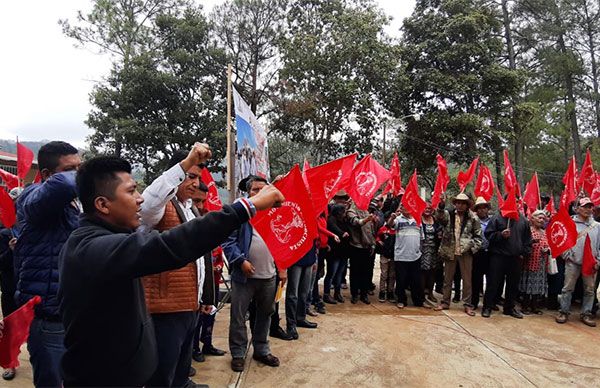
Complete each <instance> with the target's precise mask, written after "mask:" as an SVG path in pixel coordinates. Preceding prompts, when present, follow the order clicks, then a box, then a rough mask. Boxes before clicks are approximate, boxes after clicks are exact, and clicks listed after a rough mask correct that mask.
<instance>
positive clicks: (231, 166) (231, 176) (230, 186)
mask: <svg viewBox="0 0 600 388" xmlns="http://www.w3.org/2000/svg"><path fill="white" fill-rule="evenodd" d="M231 71H232V67H231V64H228V65H227V190H228V191H229V202H230V203H233V201H235V191H236V190H235V182H234V180H235V163H234V153H233V139H232V130H231V94H232V92H231Z"/></svg>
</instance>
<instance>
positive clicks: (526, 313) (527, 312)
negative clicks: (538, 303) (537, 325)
mask: <svg viewBox="0 0 600 388" xmlns="http://www.w3.org/2000/svg"><path fill="white" fill-rule="evenodd" d="M521 313H522V314H523V315H531V314H533V310H531V309H523V310H521Z"/></svg>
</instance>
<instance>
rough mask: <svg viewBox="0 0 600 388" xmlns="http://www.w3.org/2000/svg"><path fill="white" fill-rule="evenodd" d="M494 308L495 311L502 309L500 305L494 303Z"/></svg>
mask: <svg viewBox="0 0 600 388" xmlns="http://www.w3.org/2000/svg"><path fill="white" fill-rule="evenodd" d="M492 310H494V311H500V307H498V306H496V305H494V306H493V307H492Z"/></svg>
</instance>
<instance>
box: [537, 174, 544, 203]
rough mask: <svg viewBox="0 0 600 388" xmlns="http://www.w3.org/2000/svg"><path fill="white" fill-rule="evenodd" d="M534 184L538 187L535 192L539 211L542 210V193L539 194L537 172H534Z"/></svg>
mask: <svg viewBox="0 0 600 388" xmlns="http://www.w3.org/2000/svg"><path fill="white" fill-rule="evenodd" d="M535 182H536V183H537V185H538V187H537V192H538V209H539V210H544V209H543V208H542V193H540V179H539V178H538V176H537V171H536V172H535Z"/></svg>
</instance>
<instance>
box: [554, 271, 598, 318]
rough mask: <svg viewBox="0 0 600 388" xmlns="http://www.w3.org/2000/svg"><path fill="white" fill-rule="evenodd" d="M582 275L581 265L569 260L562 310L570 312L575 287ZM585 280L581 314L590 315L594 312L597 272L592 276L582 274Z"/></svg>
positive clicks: (562, 293)
mask: <svg viewBox="0 0 600 388" xmlns="http://www.w3.org/2000/svg"><path fill="white" fill-rule="evenodd" d="M579 275H581V265H580V264H575V263H572V262H570V261H567V262H566V264H565V284H564V286H563V289H562V292H561V295H560V312H561V313H564V314H569V313H570V310H571V296H572V295H573V290H574V289H575V284H576V283H577V279H579ZM581 280H582V281H583V303H582V304H581V314H582V315H588V314H591V312H592V307H593V305H594V290H595V288H594V287H595V285H596V284H595V282H596V274H593V275H592V276H581Z"/></svg>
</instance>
